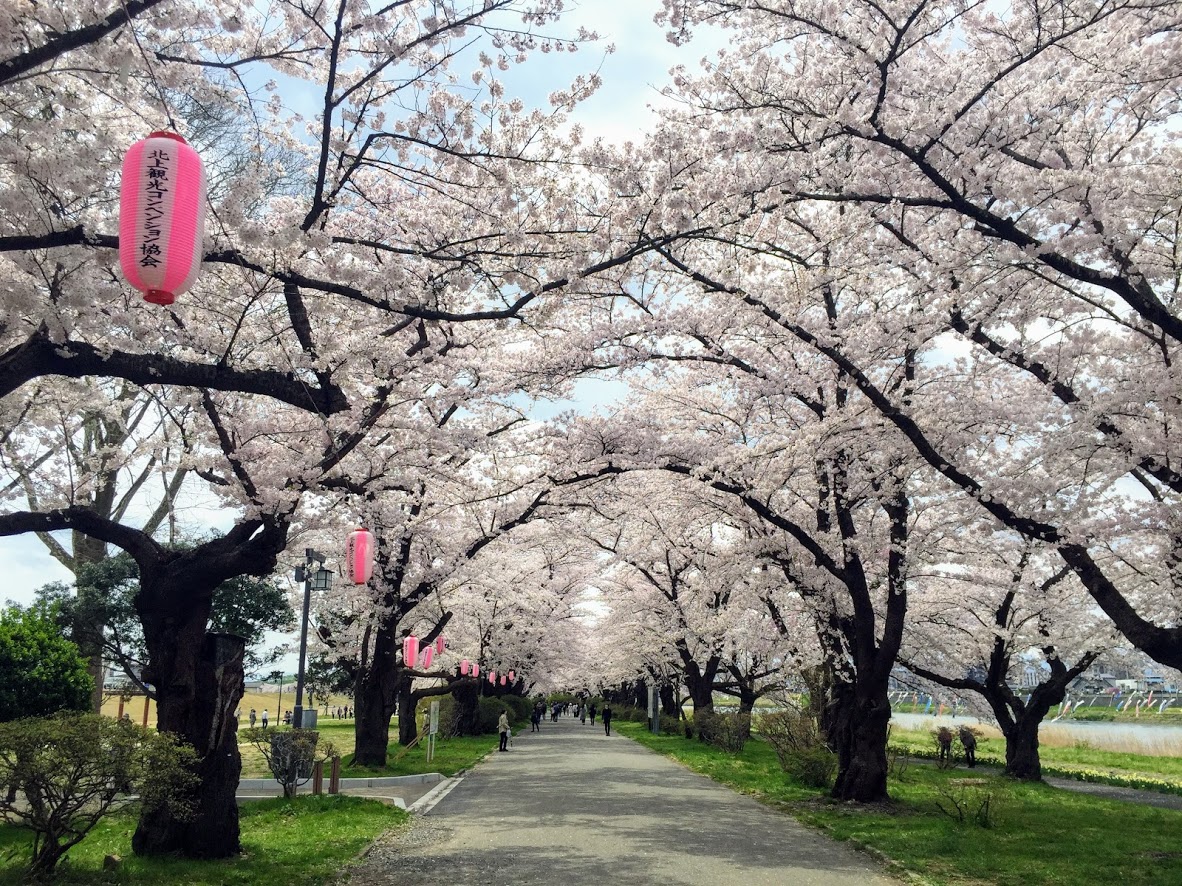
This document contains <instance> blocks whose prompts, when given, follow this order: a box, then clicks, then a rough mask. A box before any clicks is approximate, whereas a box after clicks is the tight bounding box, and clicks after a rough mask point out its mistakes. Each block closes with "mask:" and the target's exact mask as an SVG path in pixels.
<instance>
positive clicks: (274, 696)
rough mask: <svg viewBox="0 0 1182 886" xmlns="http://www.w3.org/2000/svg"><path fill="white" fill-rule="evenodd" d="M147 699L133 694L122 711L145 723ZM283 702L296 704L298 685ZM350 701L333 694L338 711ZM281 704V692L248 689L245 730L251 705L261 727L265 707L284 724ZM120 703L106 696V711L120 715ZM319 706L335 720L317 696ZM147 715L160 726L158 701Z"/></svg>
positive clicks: (289, 705) (243, 705)
mask: <svg viewBox="0 0 1182 886" xmlns="http://www.w3.org/2000/svg"><path fill="white" fill-rule="evenodd" d="M144 702H145V699H144V696H142V695H135V696H132V697H131V699H130V700H128V701H126V702H124V703H123V708H122V713H125V714H127V715H128V716H129V717H130V718H131V720H132V722H133V723H144V722H145V720H144ZM307 702H308V698H307V696H306V695H305V696H304V703H305V705H306V704H307ZM282 703H283V710H284V711H290V710H291V709H292V708H294V707H295V687H288V686H284V687H283V699H282ZM347 703H348V699H346V698H345V697H344V696H343V695H334V696H330V698H329V709H330V710H335V709H336V708H337V707H343V706H344V705H345V704H347ZM279 704H280V698H279V693H278V692H247V693H246V695H244V696H242V703H241V705H240V706H239V710H241V712H242V718H241V723H240V725H241V726H242V728H243V729H245V728H246V727H248V726H249V725H250V723H249V722H248V721H247V714H248V713H249V712H250V709H251V708H254V709H255V710H256V711H257V712H258V714H259V721H258V723H256V725H258V726H261V725H262V715H263V711H264V710H265V711H267V713H268V714H269V715H270V725H272V726H274V725H275V724H276V721H278V722H280V723H282V722H283V714H282V712H281V711H280V709H279ZM119 705H120V700H119V696H117V695H111V696H107V697H106V698H104V699H103V713H104V714H106V715H107V716H109V717H118V716H119V714H120V706H119ZM316 706H317V708H318V709H319V711H320V719H321V720H322V721H324V720H328V721H329V722H334V721H333V720H332V717H331V715H330V716H328V717H325V715H324V705H323V704H322V703H321V702H320V700H319V699H317V705H316ZM147 714H148V716H147V725H148V726H155V725H156V705H155V704H154V703H152V704H149V705H148V712H147Z"/></svg>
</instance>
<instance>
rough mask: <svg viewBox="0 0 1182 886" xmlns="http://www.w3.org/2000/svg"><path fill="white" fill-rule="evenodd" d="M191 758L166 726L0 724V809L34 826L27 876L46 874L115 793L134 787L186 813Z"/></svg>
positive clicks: (88, 717) (86, 719)
mask: <svg viewBox="0 0 1182 886" xmlns="http://www.w3.org/2000/svg"><path fill="white" fill-rule="evenodd" d="M193 759H194V755H193V753H192V750H191V749H189V748H186V747H184V746H182V745H179V744H178V743H177V742H176V741H175V739H174V738H173V737H172V736H170V735H168V734H167V733H158V732H155V731H151V730H148V729H144V728H142V727H140V726H136V725H134V724H132V723H131V722H129V721H127V720H112V719H110V718H109V717H104V716H101V715H98V714H77V713H60V714H57V715H55V716H53V717H45V718H27V719H23V720H15V721H13V722H10V723H3V724H0V784H4V785H8V786H9V792H8V794H7V797H5V798H3V799H0V810H2V811H3V812H4V813H5V814H6V815H7V816H8V817H9V818H10V819H11V820H13V821H17V822H19V823H20V824H21V825H22V826H23V827H25V828H28V829H29V830H31V831H32V832H33V835H34V838H33V846H32V859H31V861H30V864H29V875H30V876H31V877H32V878H33V879H42V878H47V877H50V876H51V875H52V874H53V871H54V868H55V867H56V866H57V864H58V862H59V861H61V859H62V857H63V856H64V855H65V854H66V852H68V851H69V849H70V848H71V847H72V846H74V845H75V844H77V843H78V842H79V841H80V840H82V838H83V837H85V836H86V834H87V832H88V831H90V829H91V828H93V827H94V826H95V824H97V823H98V821H99V820H100V819H101V818H102V817H103V816H104V815H106V814H107V813H108V812H109V811H110V809H111V807H112V805H113V804H114V803H115V801H116V798H117V797H118V795H119V794H122V793H130V792H133V791H134V792H138V793H139V794H140V795H141V797H143V798H144V800H145V801H152V802H154V803H156V805H157V806H158V807H160V806H165V807H167V808H169V810H170V811H171V812H172V813H173V814H174V815H176V816H179V817H184V816H185V815H186V814H188V813H189V812H190V811H191V810H188V809H186V808H185V807H184V805H183V802H182V801H181V800H180V799H179V798H180V797H182V796H184V795H185V793H186V791H185V789H186V788H187V787H189V786H190V785H191V783H192V782H193V781H195V777H194V776H193V775H192V774H191V773H190V771H189V769H188V768H187V764H188V763H190V762H191V761H192V760H193Z"/></svg>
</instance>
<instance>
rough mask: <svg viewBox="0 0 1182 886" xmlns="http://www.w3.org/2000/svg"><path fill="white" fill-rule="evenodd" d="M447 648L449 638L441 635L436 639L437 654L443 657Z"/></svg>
mask: <svg viewBox="0 0 1182 886" xmlns="http://www.w3.org/2000/svg"><path fill="white" fill-rule="evenodd" d="M446 648H447V638H446V637H445V636H443V634H440V635H439V636H438V637H436V638H435V654H436V655H443V650H444V649H446Z"/></svg>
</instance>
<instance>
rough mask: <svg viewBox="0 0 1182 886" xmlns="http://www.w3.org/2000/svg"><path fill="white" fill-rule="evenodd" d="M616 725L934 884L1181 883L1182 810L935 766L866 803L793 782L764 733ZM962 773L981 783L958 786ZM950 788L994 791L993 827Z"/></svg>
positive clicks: (964, 793) (898, 780)
mask: <svg viewBox="0 0 1182 886" xmlns="http://www.w3.org/2000/svg"><path fill="white" fill-rule="evenodd" d="M619 729H620V731H621V732H623V733H624V734H625V735H627V736H629V737H631V738H634V739H636V740H637V741H639V742H640V743H641V744H643V745H645V746H647V747H650V748H652V749H653V750H656V751H658V752H660V753H663V754H666V755H667V756H670V757H672V758H674V759H676V760H679V761H680V762H682V763H683V764H685V765H686V766H688V767H689V768H690V769H693V770H694V771H697V772H701V773H702V774H704V775H708V776H710V777H711V778H713V779H715V780H716V781H719V782H722V783H724V784H728V785H730V786H732V787H734V788H735V789H737V790H739V791H742V792H743V793H747V794H751V795H753V796H756V797H758V798H759V799H761V800H763V801H765V802H768V803H771V804H773V805H776V806H778V807H781V808H783V809H785V810H786V811H788V812H790V813H791V814H792V815H794V816H796V817H797V818H798V819H800V820H801V821H805V822H808V823H809V824H812V825H814V826H816V827H818V828H821V829H822V830H824V831H826V832H827V833H829V834H831V835H832V836H834V837H836V838H838V839H840V840H850V841H854V842H856V843H858V844H861V845H865V846H868V847H872V848H873V849H876V850H878V851H880V852H883V853H885V854H886V855H887V856H889V857H890V858H892V859H894V860H895V862H896V863H897V864H898V865H899V866H900V867H901V868H903V869H904V870H906V871H908V872H909V873H911V874H914V875H918V876H919V877H920V879H921V882H925V883H930V884H934V886H945V884H946V886H970V884H971V886H981V884H986V883H989V884H998V886H1026V884H1048V886H1050V884H1063V886H1067V884H1071V886H1078V884H1091V883H1097V884H1099V883H1104V884H1107V883H1109V882H1119V883H1120V884H1121V886H1182V841H1180V836H1179V835H1182V812H1176V811H1171V810H1165V809H1155V808H1152V807H1142V806H1138V805H1136V804H1132V803H1121V802H1117V801H1111V800H1104V799H1100V798H1098V797H1092V796H1088V795H1085V794H1074V793H1070V792H1067V791H1061V790H1056V789H1055V788H1051V787H1048V786H1046V785H1040V784H1034V785H1027V784H1020V783H1016V782H1012V781H1010V780H1008V779H1004V778H1001V777H1000V776H980V777H978V773H972V774H971V777H970V773H969V772H968V771H967V770H965V769H959V770H951V771H941V770H938V769H936V768H934V767H930V766H910V767H908V768H906V769H905V770H904V771H903V772H902V774H901V775H899V776H892V778H891V780H890V783H889V791H890V795H891V798H892V800H893V801H894V803H893V804H892V806H891V807H887V808H870V809H865V808H861V807H857V806H854V805H853V804H835V803H831V802H830V801H828V799H827V798H825V797H824V796H823V794H822V793H821V792H818V791H816V790H812V789H808V788H804V787H801V786H799V785H797V784H794V783H793V782H792V780H791V779H790V778H788V777H787V776H785V775H784V774H783V773H782V772H781V771H780V767H779V764H778V763H777V761H776V756H775V753H774V752H773V751H772V749H771V748H770V747H769V746H768V745H767V744H766V743H765V742H762V741H751V742H749V743H748V744H747V747H746V748H745V749H744V750H743V752H742V753H740V754H729V753H726V752H724V751H719V750H716V749H714V748H710V747H708V746H706V745H704V744H702V743H700V742H698V741H687V740H686V739H684V738H682V737H679V736H653V735H650V734H649V733H647V732H646V731H645V729H644V727H643V726H642V725H640V724H636V723H621V724H619ZM965 779H969V781H970V782H980V783H978V784H972V783H970V784H963V783H960V782H963V780H965ZM949 795H952V796H955V797H956V798H957V799H958V800H959V801H960V802H961V803H963V804H966V805H967V806H968V807H969V810H970V813H975V812H976V811H977V809H978V808H979V807H980V805H981V803H982V802H983V801H984V799H985V798H986V796H988V797H989V798H990V801H991V804H992V816H991V826H990V827H981V826H979V825H978V824H976V823H973V822H971V821H969V822H966V823H963V824H961V823H958V822H956V821H953V820H952V819H951V818H949V817H948V816H947V815H945V814H944V813H943V812H941V811H940V809H939V807H938V805H937V804H941V805H944V806H945V807H948V808H950V802H949ZM970 818H971V815H970Z"/></svg>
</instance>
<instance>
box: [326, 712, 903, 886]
mask: <svg viewBox="0 0 1182 886" xmlns="http://www.w3.org/2000/svg"><path fill="white" fill-rule="evenodd" d="M542 729H543V731H542V732H541V733H540V734H530V733H528V732H527V733H524V734H521V735H518V736H517V737H516V739H515V746H514V748H513V749H512V750H511V751H510V752H508V753H504V754H501V753H493V754H492V756H491V757H490V758H489V759H488V760H487V761H485V762H484V763H481V764H480V765H479V766H477V767H476V768H474V769H473V770H472V771H471V772H469V773H468V774H467V775H466V776H465V777H464V778H463V779H461V780H459V781H458V782H457V783H456V784H455V786H454V787H453V788H452V789H451V790H450V791H448V792H447V793H446V794H445V795H444V796H443V798H442V799H441V800H440V801H439V802H438V803H437V805H435V806H434V807H433V808H430V810H429V811H428V812H427V813H426V814H425V815H423V816H420V817H418V818H417V819H416V821H415V823H414V824H413V825H412V826H411V827H410V828H408V829H406V830H403V831H401V832H397V833H395V834H393V835H392V836H390V837H388V838H385V839H383V840H382V841H379V843H378V844H377V845H376V846H375V848H374V850H373V851H372V852H371V853H370V855H369V856H368V857H367V859H366V860H365V861H364V862H363V863H362V864H361V866H360V867H359V868H358V869H357V870H356V871H355V872H354V874H353V876H352V877H351V878H350V880H349V883H350V886H401V884H408V886H409V884H415V886H420V884H422V883H424V882H435V881H437V880H438V878H440V877H442V878H443V882H447V883H449V884H456V886H528V884H542V883H544V884H547V886H554V884H558V886H592V884H594V886H602V884H604V883H611V884H637V886H639V884H645V886H648V884H654V883H659V884H662V886H730V884H743V886H773V884H774V886H784V884H792V886H821V884H824V886H847V884H869V886H897V881H896V880H894V879H892V878H890V877H888V876H886V875H885V874H884V873H883V872H882V869H881V868H880V867H879V866H878V865H876V864H875V863H874V862H873V861H872V860H871V859H869V858H868V857H867V856H865V855H862V854H860V853H858V852H855V851H853V850H851V849H849V848H847V847H845V846H843V845H841V844H840V843H837V842H835V841H833V840H830V839H828V838H826V837H823V836H821V835H818V834H815V833H813V832H812V831H809V830H807V829H806V828H804V827H802V826H801V825H799V824H797V823H796V822H794V821H793V820H792V819H791V818H789V817H788V816H786V815H782V814H780V813H777V812H774V811H772V810H771V809H768V808H766V807H764V806H762V805H760V804H759V803H757V802H755V801H754V800H752V799H750V798H748V797H744V796H741V795H739V794H736V793H734V792H733V791H731V790H729V789H728V788H725V787H722V786H721V785H718V784H715V783H714V782H712V781H710V780H709V779H707V778H705V777H703V776H700V775H695V774H694V773H692V772H689V771H688V770H686V769H684V768H683V767H681V766H679V765H677V764H676V763H674V762H672V761H671V760H668V759H666V758H664V757H662V756H660V755H658V754H655V753H652V752H651V751H648V750H646V749H644V748H642V747H641V746H640V745H638V744H636V743H635V742H633V741H630V740H629V739H627V738H623V737H622V736H618V735H613V736H611V737H610V738H608V737H606V736H604V734H603V729H602V727H600V726H598V725H596V726H594V727H593V726H591V725H590V724H587V725H586V726H583V725H580V724H579V722H578V721H576V720H572V719H567V718H564V719H563V720H562V721H561V722H559V723H557V724H555V723H549V722H547V723H545V724H544V725H543V727H542Z"/></svg>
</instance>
